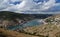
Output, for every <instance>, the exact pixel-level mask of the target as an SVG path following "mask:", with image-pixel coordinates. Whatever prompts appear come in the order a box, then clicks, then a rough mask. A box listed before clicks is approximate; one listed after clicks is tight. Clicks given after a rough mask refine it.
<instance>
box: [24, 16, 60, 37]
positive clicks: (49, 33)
mask: <svg viewBox="0 0 60 37" xmlns="http://www.w3.org/2000/svg"><path fill="white" fill-rule="evenodd" d="M44 21H45V22H46V23H47V24H44V25H38V26H33V27H27V28H25V29H23V31H24V32H25V33H29V34H32V35H37V36H40V35H43V36H46V37H60V15H53V16H51V17H48V18H46V19H44Z"/></svg>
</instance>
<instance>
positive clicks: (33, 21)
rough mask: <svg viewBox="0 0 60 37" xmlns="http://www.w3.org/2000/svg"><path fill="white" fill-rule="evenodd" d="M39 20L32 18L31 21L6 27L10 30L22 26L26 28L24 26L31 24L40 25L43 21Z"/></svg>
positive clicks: (21, 27)
mask: <svg viewBox="0 0 60 37" xmlns="http://www.w3.org/2000/svg"><path fill="white" fill-rule="evenodd" d="M39 21H40V20H39V19H35V20H32V21H29V22H27V23H25V24H20V25H16V26H10V27H8V29H10V30H16V29H18V28H19V29H23V28H26V27H31V26H36V25H41V24H43V22H39Z"/></svg>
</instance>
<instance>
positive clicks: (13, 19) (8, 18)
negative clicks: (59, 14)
mask: <svg viewBox="0 0 60 37" xmlns="http://www.w3.org/2000/svg"><path fill="white" fill-rule="evenodd" d="M48 16H52V15H48V14H45V15H44V14H39V15H38V14H19V13H14V12H8V11H2V12H0V27H1V28H2V27H7V26H15V25H19V24H21V23H26V22H28V21H30V20H33V19H44V18H46V17H48Z"/></svg>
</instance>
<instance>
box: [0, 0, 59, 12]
mask: <svg viewBox="0 0 60 37" xmlns="http://www.w3.org/2000/svg"><path fill="white" fill-rule="evenodd" d="M19 1H20V2H21V3H19V4H14V2H19ZM55 2H56V0H49V1H48V2H46V1H44V2H39V3H36V2H34V1H33V0H3V1H2V0H0V11H13V12H18V13H19V12H20V13H34V12H33V11H36V13H40V12H53V11H60V5H59V4H60V3H59V4H56V3H55ZM21 11H25V12H21ZM26 11H27V12H26ZM28 11H32V12H28Z"/></svg>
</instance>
